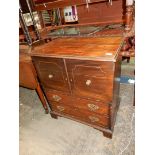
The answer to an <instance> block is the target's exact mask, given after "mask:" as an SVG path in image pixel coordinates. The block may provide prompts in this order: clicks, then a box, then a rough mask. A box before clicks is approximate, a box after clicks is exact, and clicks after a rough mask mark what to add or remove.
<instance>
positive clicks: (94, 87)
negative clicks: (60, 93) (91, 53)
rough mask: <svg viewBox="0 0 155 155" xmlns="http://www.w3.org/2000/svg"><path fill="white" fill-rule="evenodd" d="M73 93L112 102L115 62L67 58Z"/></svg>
mask: <svg viewBox="0 0 155 155" xmlns="http://www.w3.org/2000/svg"><path fill="white" fill-rule="evenodd" d="M66 65H67V70H68V75H69V79H70V82H71V88H72V93H73V95H76V96H79V97H85V98H87V99H95V100H96V101H100V100H102V101H104V102H106V103H107V102H111V101H112V98H113V72H114V71H113V65H114V64H113V62H101V61H90V60H66Z"/></svg>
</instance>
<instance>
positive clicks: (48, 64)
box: [32, 57, 69, 92]
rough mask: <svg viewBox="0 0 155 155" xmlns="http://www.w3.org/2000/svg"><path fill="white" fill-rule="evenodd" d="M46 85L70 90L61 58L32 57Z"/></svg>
mask: <svg viewBox="0 0 155 155" xmlns="http://www.w3.org/2000/svg"><path fill="white" fill-rule="evenodd" d="M32 59H33V62H34V64H35V67H36V70H37V73H38V76H39V78H40V81H41V83H42V85H43V86H44V87H47V88H51V89H54V90H61V91H67V92H69V86H68V79H67V75H66V71H65V67H64V62H63V59H61V58H59V59H58V58H41V57H32Z"/></svg>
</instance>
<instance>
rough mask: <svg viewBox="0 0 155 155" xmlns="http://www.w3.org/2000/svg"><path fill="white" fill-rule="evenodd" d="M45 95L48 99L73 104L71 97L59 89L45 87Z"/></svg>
mask: <svg viewBox="0 0 155 155" xmlns="http://www.w3.org/2000/svg"><path fill="white" fill-rule="evenodd" d="M45 93H46V97H47V99H48V100H49V101H52V102H55V103H64V104H71V105H73V98H72V96H70V95H69V94H68V95H67V94H63V93H62V92H59V91H54V90H48V89H45Z"/></svg>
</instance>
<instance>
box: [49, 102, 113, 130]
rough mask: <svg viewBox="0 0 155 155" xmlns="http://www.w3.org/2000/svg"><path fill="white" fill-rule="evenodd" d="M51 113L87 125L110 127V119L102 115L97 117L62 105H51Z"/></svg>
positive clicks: (55, 103)
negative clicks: (67, 116) (66, 116)
mask: <svg viewBox="0 0 155 155" xmlns="http://www.w3.org/2000/svg"><path fill="white" fill-rule="evenodd" d="M51 107H52V111H55V112H57V113H60V114H63V115H65V114H67V115H69V116H71V117H73V118H75V119H78V120H80V121H84V122H86V123H89V124H94V125H97V126H100V127H106V128H109V127H110V118H109V117H106V116H102V115H98V114H96V113H94V112H89V111H85V110H81V109H78V108H75V107H71V106H68V105H64V104H61V103H57V102H52V103H51Z"/></svg>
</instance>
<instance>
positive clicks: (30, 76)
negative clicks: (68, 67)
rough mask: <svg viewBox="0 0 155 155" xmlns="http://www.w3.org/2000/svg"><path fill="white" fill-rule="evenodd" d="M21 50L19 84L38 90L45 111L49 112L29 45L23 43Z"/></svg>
mask: <svg viewBox="0 0 155 155" xmlns="http://www.w3.org/2000/svg"><path fill="white" fill-rule="evenodd" d="M19 50H20V53H19V85H20V86H22V87H26V88H29V89H34V90H36V92H37V93H38V96H39V98H40V101H41V103H42V105H43V107H44V109H45V113H48V106H47V104H46V100H45V97H44V93H43V91H42V89H41V87H40V83H39V81H38V79H37V74H36V71H35V68H34V66H33V63H32V59H31V57H30V56H29V47H28V46H25V45H24V46H23V45H22V46H20V49H19Z"/></svg>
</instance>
